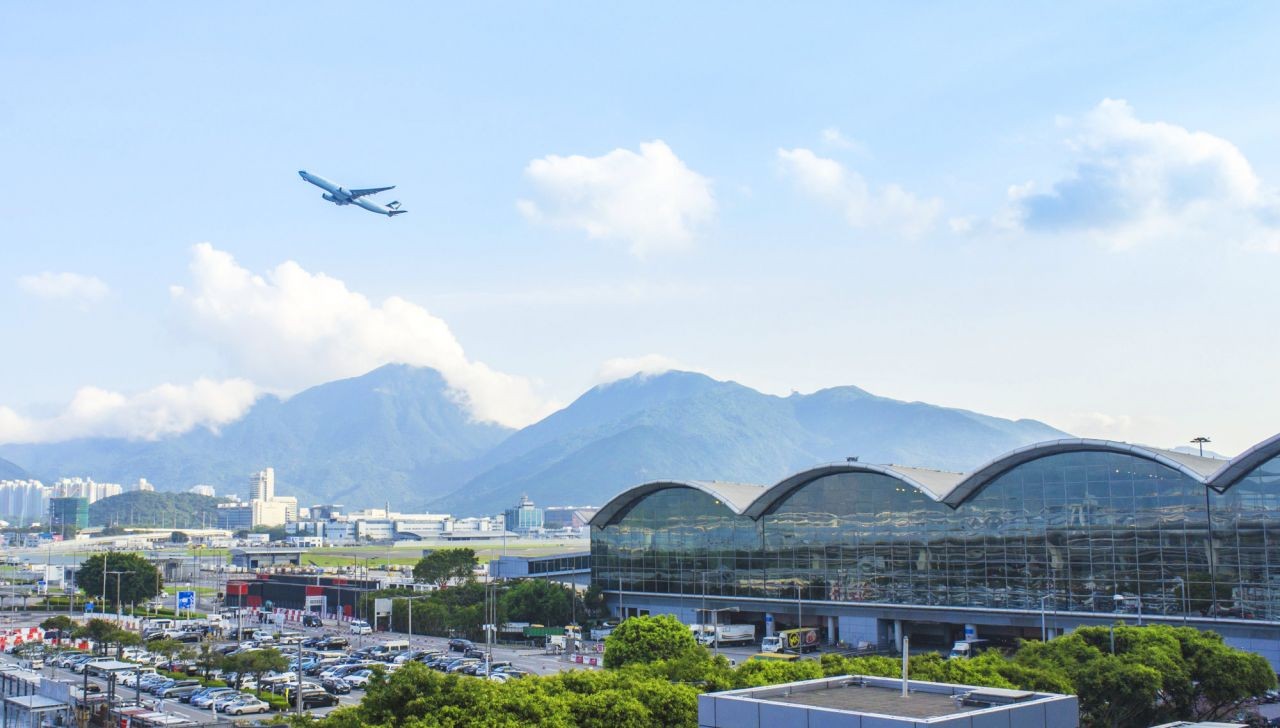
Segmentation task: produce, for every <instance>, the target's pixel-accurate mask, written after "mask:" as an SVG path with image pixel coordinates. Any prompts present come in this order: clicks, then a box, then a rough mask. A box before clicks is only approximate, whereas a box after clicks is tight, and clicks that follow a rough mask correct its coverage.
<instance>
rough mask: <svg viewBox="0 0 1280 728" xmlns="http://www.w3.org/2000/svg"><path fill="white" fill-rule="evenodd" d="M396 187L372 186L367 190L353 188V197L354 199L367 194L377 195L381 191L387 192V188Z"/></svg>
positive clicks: (392, 188) (393, 186) (392, 186)
mask: <svg viewBox="0 0 1280 728" xmlns="http://www.w3.org/2000/svg"><path fill="white" fill-rule="evenodd" d="M395 188H396V186H395V185H391V186H390V187H370V188H369V189H367V190H351V199H353V200H354V199H355V198H357V197H364V196H365V195H376V194H378V193H379V192H386V191H387V190H394V189H395Z"/></svg>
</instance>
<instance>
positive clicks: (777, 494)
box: [743, 460, 964, 518]
mask: <svg viewBox="0 0 1280 728" xmlns="http://www.w3.org/2000/svg"><path fill="white" fill-rule="evenodd" d="M838 473H873V474H877V475H885V476H888V477H890V478H893V479H894V480H898V481H901V482H903V483H906V484H907V485H909V486H911V487H913V488H915V489H916V490H918V491H920V492H921V493H923V494H924V495H925V497H927V498H929V499H930V500H933V501H941V500H942V498H943V496H944V495H946V493H947V492H948V491H950V490H951V487H952V486H953V485H955V483H956V482H957V481H959V480H960V479H961V478H962V477H964V476H963V475H961V474H960V473H949V472H946V471H943V470H925V469H923V468H907V467H903V466H901V465H874V464H872V463H861V462H858V461H856V460H855V461H845V462H842V463H839V462H837V463H829V464H827V465H819V466H817V467H813V468H810V469H808V470H805V471H802V472H799V473H796V474H795V475H792V476H791V477H789V478H784V479H783V480H781V481H779V482H778V483H777V484H776V485H774V486H773V487H771V488H768V489H766V490H765V492H764V493H761V494H760V497H758V498H756V500H755V502H754V503H752V504H751V505H750V506H748V507H747V509H746V511H744V512H743V515H745V516H750V517H751V518H759V517H761V516H763V515H764V514H766V513H768V512H769V510H770V509H771V508H773V506H775V505H777V504H778V503H781V502H782V501H784V500H786V499H787V498H789V497H790V496H791V494H793V493H795V492H796V491H797V490H799V489H801V488H803V487H804V486H806V485H808V484H809V483H812V482H813V481H815V480H817V479H819V478H824V477H826V476H828V475H835V474H838Z"/></svg>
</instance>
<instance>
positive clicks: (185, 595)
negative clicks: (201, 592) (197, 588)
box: [178, 591, 196, 609]
mask: <svg viewBox="0 0 1280 728" xmlns="http://www.w3.org/2000/svg"><path fill="white" fill-rule="evenodd" d="M195 608H196V593H195V592H193V591H180V592H178V609H195Z"/></svg>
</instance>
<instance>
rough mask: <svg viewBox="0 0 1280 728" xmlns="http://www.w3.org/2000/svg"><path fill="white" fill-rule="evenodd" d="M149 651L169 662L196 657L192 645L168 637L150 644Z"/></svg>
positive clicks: (148, 645)
mask: <svg viewBox="0 0 1280 728" xmlns="http://www.w3.org/2000/svg"><path fill="white" fill-rule="evenodd" d="M147 650H148V651H150V652H154V653H155V654H157V655H163V656H164V658H165V659H166V660H168V661H169V662H175V661H181V660H189V659H191V658H193V657H195V656H196V651H195V649H194V648H193V647H191V645H188V644H186V643H185V642H179V641H178V640H175V639H170V638H168V637H166V638H164V639H158V640H155V641H153V642H150V643H148V644H147Z"/></svg>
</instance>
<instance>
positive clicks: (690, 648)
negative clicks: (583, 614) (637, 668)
mask: <svg viewBox="0 0 1280 728" xmlns="http://www.w3.org/2000/svg"><path fill="white" fill-rule="evenodd" d="M690 653H693V654H703V655H705V654H706V649H704V648H703V647H701V646H700V645H699V644H698V643H697V641H696V640H694V638H693V632H691V631H689V627H688V626H687V625H685V624H683V623H681V622H680V620H678V619H676V618H675V617H673V616H671V615H669V614H662V615H658V616H654V617H632V618H631V619H628V620H625V621H624V622H623V623H622V624H620V625H618V627H617V628H616V629H614V630H613V633H612V634H610V635H609V636H608V637H607V638H605V641H604V666H605V667H622V666H623V665H629V664H632V663H636V662H640V663H645V662H654V661H656V660H677V659H680V658H682V657H685V656H687V655H689V654H690Z"/></svg>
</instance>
